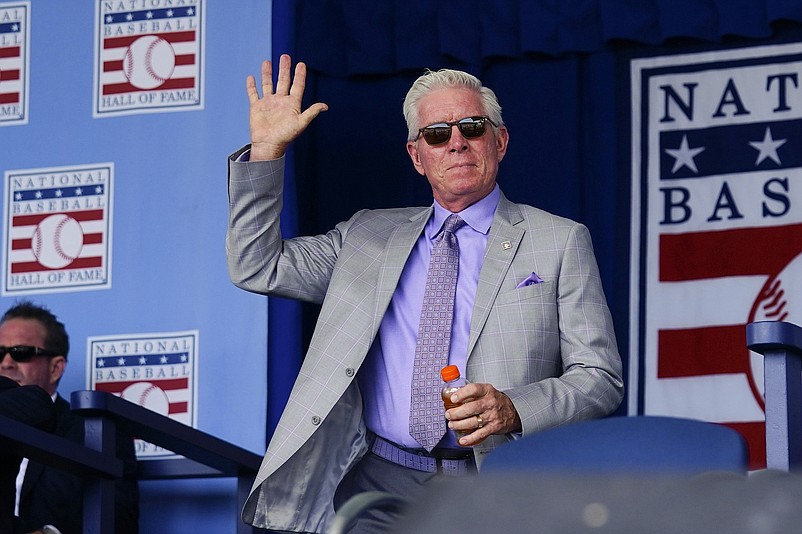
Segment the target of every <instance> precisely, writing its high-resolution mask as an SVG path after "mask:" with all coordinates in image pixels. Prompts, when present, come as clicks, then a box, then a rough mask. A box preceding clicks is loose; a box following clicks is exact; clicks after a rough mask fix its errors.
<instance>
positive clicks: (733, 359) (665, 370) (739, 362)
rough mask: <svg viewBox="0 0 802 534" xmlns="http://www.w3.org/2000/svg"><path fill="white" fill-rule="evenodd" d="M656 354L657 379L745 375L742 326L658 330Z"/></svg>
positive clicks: (745, 363) (746, 366) (745, 351)
mask: <svg viewBox="0 0 802 534" xmlns="http://www.w3.org/2000/svg"><path fill="white" fill-rule="evenodd" d="M657 355H658V356H657V377H658V378H680V377H688V376H701V375H718V374H725V373H746V372H747V371H748V370H749V350H748V349H747V348H746V325H742V324H739V325H731V326H708V327H704V328H683V329H677V330H660V331H659V332H658V334H657Z"/></svg>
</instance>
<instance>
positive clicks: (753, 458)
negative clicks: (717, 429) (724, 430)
mask: <svg viewBox="0 0 802 534" xmlns="http://www.w3.org/2000/svg"><path fill="white" fill-rule="evenodd" d="M722 425H723V426H726V427H729V428H732V429H733V430H737V431H738V433H739V434H741V435H742V436H743V437H744V439H745V440H746V447H747V449H749V470H750V471H754V470H756V469H765V468H766V423H764V422H763V421H754V422H751V423H722Z"/></svg>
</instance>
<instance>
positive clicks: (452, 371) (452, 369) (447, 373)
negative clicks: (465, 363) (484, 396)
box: [440, 365, 459, 382]
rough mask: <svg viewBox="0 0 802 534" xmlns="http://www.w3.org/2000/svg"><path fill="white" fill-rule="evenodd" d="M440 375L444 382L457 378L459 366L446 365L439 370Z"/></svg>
mask: <svg viewBox="0 0 802 534" xmlns="http://www.w3.org/2000/svg"><path fill="white" fill-rule="evenodd" d="M440 376H441V377H443V380H444V381H445V382H450V381H451V380H455V379H457V378H459V368H458V367H457V366H456V365H447V366H446V367H443V368H442V369H441V370H440Z"/></svg>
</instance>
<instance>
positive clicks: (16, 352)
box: [0, 345, 56, 363]
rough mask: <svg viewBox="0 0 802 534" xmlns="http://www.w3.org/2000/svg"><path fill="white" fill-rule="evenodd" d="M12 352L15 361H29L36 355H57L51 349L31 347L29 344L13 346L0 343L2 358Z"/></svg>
mask: <svg viewBox="0 0 802 534" xmlns="http://www.w3.org/2000/svg"><path fill="white" fill-rule="evenodd" d="M6 354H10V355H11V357H12V358H13V359H14V361H15V362H20V363H23V362H29V361H31V360H32V359H33V357H34V356H48V357H50V356H56V353H54V352H50V351H49V350H45V349H40V348H39V347H31V346H29V345H14V346H13V347H4V346H2V345H0V356H2V358H0V360H2V359H3V358H5V357H6Z"/></svg>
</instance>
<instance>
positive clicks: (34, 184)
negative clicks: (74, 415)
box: [0, 0, 271, 533]
mask: <svg viewBox="0 0 802 534" xmlns="http://www.w3.org/2000/svg"><path fill="white" fill-rule="evenodd" d="M270 10H271V2H269V1H264V0H246V1H239V2H236V3H231V2H222V1H220V0H186V1H183V0H182V1H178V0H149V1H148V2H117V1H110V0H106V1H103V0H100V1H97V0H95V1H92V0H84V1H82V2H73V3H70V6H69V8H65V6H64V4H63V3H62V2H59V1H57V0H32V1H17V2H0V169H1V170H0V174H1V175H2V176H3V179H4V182H3V196H2V198H3V209H2V214H3V217H2V219H0V227H1V228H0V229H1V230H2V235H3V242H2V250H0V260H1V261H2V264H3V270H2V288H3V291H2V296H0V307H2V309H3V310H5V309H6V308H8V307H9V306H11V305H12V304H14V303H15V302H17V301H19V300H21V299H30V300H32V301H34V302H37V303H41V304H44V305H46V306H47V307H49V308H50V309H51V310H52V311H53V312H54V313H55V314H56V315H57V316H58V317H59V319H61V320H62V321H63V322H64V323H65V324H66V326H67V329H68V332H69V334H70V341H71V351H70V354H69V362H68V367H67V371H66V375H65V376H64V379H63V380H62V383H61V387H60V392H61V394H62V395H63V396H65V397H67V398H69V394H70V392H71V391H74V390H80V389H87V388H88V387H89V386H90V384H94V383H100V382H103V383H104V384H105V386H104V387H106V388H107V389H110V390H115V391H116V390H117V389H120V387H125V386H127V385H130V384H121V383H120V382H124V381H126V380H128V381H136V380H147V378H146V377H144V375H140V376H139V377H138V378H135V379H132V377H133V376H134V375H133V371H134V370H135V369H136V368H137V366H138V365H139V363H138V362H139V361H140V360H139V358H144V359H145V361H146V367H148V368H149V369H150V370H151V371H152V372H160V370H159V369H160V368H159V365H160V364H159V363H158V362H157V361H156V360H153V361H151V360H150V359H149V358H150V357H151V356H161V355H162V354H161V353H159V354H155V353H154V351H155V352H158V351H159V350H158V348H155V347H154V344H157V343H158V342H159V341H160V340H165V339H167V340H169V339H172V338H175V337H176V336H178V337H181V338H182V340H181V341H182V343H183V344H185V345H186V344H187V343H186V340H184V339H183V338H185V337H191V343H190V345H191V347H190V350H189V351H185V350H184V349H183V348H181V347H178V348H176V347H177V345H176V346H174V347H172V348H176V350H167V351H163V352H165V354H164V356H165V357H166V358H167V359H168V360H169V361H170V362H173V364H171V365H167V366H166V367H163V368H164V369H167V368H168V367H169V369H168V372H170V373H178V374H182V373H184V372H185V371H186V374H187V375H188V376H185V377H183V378H184V380H183V382H181V384H182V388H183V389H181V388H179V389H173V390H170V389H169V388H171V387H172V386H173V385H175V383H173V382H170V383H167V382H159V383H158V384H157V385H158V386H159V387H160V389H163V392H164V395H165V398H168V399H169V408H167V410H168V412H169V411H173V410H174V409H175V410H177V411H178V412H180V414H181V416H182V417H183V418H184V419H185V420H186V421H191V422H193V423H194V424H195V425H196V427H197V428H199V429H201V430H203V431H205V432H208V433H210V434H212V435H215V436H218V437H220V438H222V439H225V440H228V441H230V442H233V443H235V444H237V445H239V446H242V447H244V448H246V449H249V450H252V451H254V452H256V453H257V454H261V453H262V452H263V451H264V449H265V440H266V437H265V418H266V407H265V405H266V397H267V386H266V384H267V382H266V372H267V371H266V360H267V301H266V299H265V298H264V297H262V296H258V295H252V294H249V293H247V292H244V291H242V290H240V289H238V288H236V287H234V286H233V284H231V282H230V281H229V278H228V273H227V270H226V258H225V230H226V220H227V189H226V172H227V168H226V157H227V155H228V154H229V153H231V152H233V151H234V150H236V149H237V148H238V147H240V146H241V145H243V144H245V143H246V142H247V141H248V122H247V121H248V101H247V97H246V94H245V77H246V76H247V75H248V74H258V72H259V68H260V62H261V60H262V59H264V58H269V57H270V53H271V50H270V48H271V13H270ZM148 340H150V341H152V342H154V343H151V344H150V345H147V346H146V343H145V341H148ZM89 341H92V343H91V344H89V343H88V342H89ZM126 341H128V342H126ZM138 341H142V343H137V342H138ZM92 347H94V349H93V348H92ZM179 349H181V350H179ZM89 350H95V351H96V353H95V354H94V356H95V358H94V359H93V360H91V361H90V355H89V354H88V352H87V351H89ZM109 351H112V352H113V353H114V355H115V356H119V357H120V358H123V359H125V358H128V357H129V356H133V357H135V358H137V360H135V361H134V360H125V361H124V362H123V363H122V364H118V363H117V362H118V360H116V359H115V360H111V359H108V357H109V356H110V353H109ZM182 354H186V356H188V357H190V358H191V359H195V361H193V362H192V366H182V365H181V362H180V358H181V357H182ZM171 358H174V359H175V361H173V360H172V359H171ZM101 360H103V365H105V364H106V363H109V364H112V363H113V364H115V365H117V367H118V369H119V370H120V371H126V372H127V373H129V374H127V375H126V376H125V377H122V376H121V375H120V373H119V372H118V373H117V374H114V373H109V372H106V374H102V375H98V376H94V375H92V374H90V373H97V372H98V368H97V367H96V366H94V365H93V366H90V365H89V364H90V363H98V362H99V361H101ZM106 360H108V361H106ZM143 365H144V364H143ZM90 367H91V368H90ZM109 377H112V378H113V379H114V380H116V381H117V383H116V384H110V383H109V382H110V380H109ZM178 378H179V379H180V378H181V377H178ZM184 386H185V387H184ZM176 387H177V386H176ZM115 388H116V389H115ZM162 404H164V403H162ZM188 410H192V411H193V413H192V414H191V415H188ZM141 489H142V521H141V527H142V531H143V532H173V533H180V532H198V531H204V532H233V531H234V525H235V523H234V520H235V517H236V516H237V515H238V512H239V511H238V510H237V509H236V484H235V481H234V480H222V481H203V480H198V481H191V482H187V481H179V482H173V481H169V482H159V483H154V482H144V483H142V484H141Z"/></svg>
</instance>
